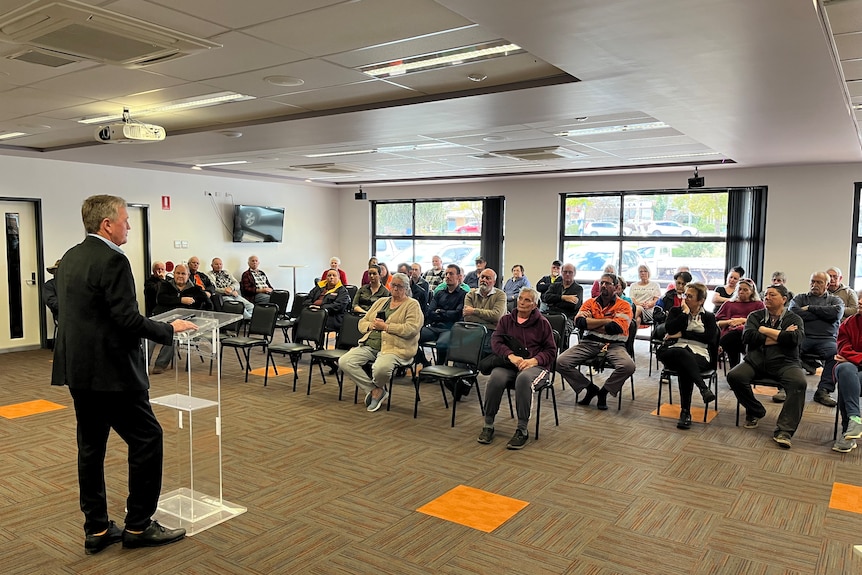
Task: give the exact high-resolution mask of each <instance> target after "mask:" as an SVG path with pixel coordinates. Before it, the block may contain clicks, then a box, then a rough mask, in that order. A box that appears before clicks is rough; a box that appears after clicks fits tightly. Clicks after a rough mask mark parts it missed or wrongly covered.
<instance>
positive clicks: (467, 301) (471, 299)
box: [464, 288, 506, 330]
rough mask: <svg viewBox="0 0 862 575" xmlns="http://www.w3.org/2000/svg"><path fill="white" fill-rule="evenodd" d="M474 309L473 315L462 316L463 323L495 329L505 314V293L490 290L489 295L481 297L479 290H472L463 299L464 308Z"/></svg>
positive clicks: (494, 289) (495, 289) (493, 289)
mask: <svg viewBox="0 0 862 575" xmlns="http://www.w3.org/2000/svg"><path fill="white" fill-rule="evenodd" d="M467 306H471V307H474V308H476V309H475V310H474V311H473V313H471V314H469V315H467V314H466V313H465V314H464V321H472V322H474V323H480V324H482V325H484V326H485V327H487V328H488V329H489V330H494V329H497V324H498V323H499V322H500V318H501V317H503V315H504V314H505V313H506V293H505V292H504V291H503V290H499V289H497V288H492V289H491V293H489V294H488V295H487V296H483V295H482V294H481V292H479V288H473V289H471V290H470V293H468V294H467V295H466V296H465V297H464V307H467Z"/></svg>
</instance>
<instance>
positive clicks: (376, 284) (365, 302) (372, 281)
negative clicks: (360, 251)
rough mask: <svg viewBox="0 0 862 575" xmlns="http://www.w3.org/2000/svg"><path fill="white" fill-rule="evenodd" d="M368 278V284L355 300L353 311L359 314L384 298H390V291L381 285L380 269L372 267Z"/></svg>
mask: <svg viewBox="0 0 862 575" xmlns="http://www.w3.org/2000/svg"><path fill="white" fill-rule="evenodd" d="M365 273H366V275H367V276H368V283H367V284H364V285H363V286H362V287H360V288H359V290H358V291H357V292H356V297H354V298H353V311H355V312H357V313H365V312H367V311H368V310H369V309H371V306H372V305H374V302H376V301H377V300H379V299H380V298H382V297H389V295H390V294H389V290H388V289H386V287H385V286H384V285H383V284H381V283H380V268H379V267H377V266H371V267H369V268H368V270H367V271H366V272H365Z"/></svg>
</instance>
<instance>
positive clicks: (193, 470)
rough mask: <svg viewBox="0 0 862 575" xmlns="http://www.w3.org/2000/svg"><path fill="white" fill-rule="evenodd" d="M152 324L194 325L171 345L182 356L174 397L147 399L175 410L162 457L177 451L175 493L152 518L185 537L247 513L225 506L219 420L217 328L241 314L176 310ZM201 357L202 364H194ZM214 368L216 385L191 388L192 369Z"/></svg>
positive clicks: (169, 481) (169, 494) (161, 502)
mask: <svg viewBox="0 0 862 575" xmlns="http://www.w3.org/2000/svg"><path fill="white" fill-rule="evenodd" d="M152 319H154V320H156V321H163V322H167V323H170V322H172V321H173V320H175V319H187V320H188V321H191V322H194V323H195V324H197V326H198V329H197V331H194V332H183V333H178V334H175V335H174V344H175V345H176V346H177V347H178V348H179V349H180V351H181V352H182V353H181V354H180V355H182V356H184V360H183V361H181V360H179V359H178V358H175V361H174V374H175V378H176V382H177V393H174V394H171V395H165V396H162V397H156V398H152V399H150V403H152V404H153V405H159V406H164V407H167V408H170V409H172V410H174V412H175V413H176V417H177V428H178V429H179V430H180V431H179V432H178V433H176V434H169V433H166V434H165V453H168V450H169V448H170V447H171V446H172V444H175V445H173V447H175V448H176V452H177V454H178V456H177V458H176V459H177V462H178V463H177V465H176V467H177V468H178V469H177V473H176V477H175V478H174V479H173V480H172V479H171V474H170V473H169V472H168V470H167V469H166V472H165V478H164V484H165V486H166V488H170V487H171V486H173V485H177V486H179V487H178V488H176V489H174V490H172V491H169V492H166V493H162V496H161V497H160V498H159V507H158V509H157V510H156V513H155V515H154V516H153V518H154V519H158V521H159V522H160V523H161V524H162V525H164V526H166V527H170V528H177V527H184V528H185V529H186V533H187V534H188V535H194V534H195V533H200V532H201V531H203V530H205V529H209V528H210V527H212V526H213V525H218V524H219V523H222V522H223V521H227V520H228V519H230V518H231V517H235V516H237V515H240V514H242V513H245V511H246V508H245V507H242V506H240V505H237V504H235V503H231V502H229V501H225V500H224V497H223V493H222V487H223V478H222V445H221V441H222V435H221V429H222V425H221V422H222V419H221V365H220V362H219V353H220V346H219V328H220V327H223V326H226V325H230V324H232V323H235V322H237V321H239V320H241V319H242V316H241V315H237V314H229V313H220V312H212V311H201V310H187V309H177V310H173V311H169V312H165V313H163V314H160V315H157V316H154V317H153V318H152ZM199 357H200V359H201V361H202V363H197V360H198V358H199ZM204 358H206V359H209V360H210V362H211V363H210V366H208V368H209V369H210V370H212V367H211V366H215V370H216V371H215V378H214V381H212V380H209V381H206V380H203V381H201V380H200V379H199V381H198V382H197V383H196V384H193V383H192V368H193V367H194V366H195V365H205V363H206V362H205V361H204Z"/></svg>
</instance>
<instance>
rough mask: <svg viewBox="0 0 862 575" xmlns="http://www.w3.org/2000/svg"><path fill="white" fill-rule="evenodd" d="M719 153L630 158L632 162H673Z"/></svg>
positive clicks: (717, 153) (717, 154)
mask: <svg viewBox="0 0 862 575" xmlns="http://www.w3.org/2000/svg"><path fill="white" fill-rule="evenodd" d="M720 155H721V153H719V152H700V153H697V154H667V155H664V156H641V157H639V158H629V159H630V160H671V159H675V158H699V157H701V156H720Z"/></svg>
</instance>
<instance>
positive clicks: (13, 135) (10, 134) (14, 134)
mask: <svg viewBox="0 0 862 575" xmlns="http://www.w3.org/2000/svg"><path fill="white" fill-rule="evenodd" d="M26 135H28V134H27V133H26V132H7V133H6V134H0V140H8V139H10V138H17V137H19V136H26Z"/></svg>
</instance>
